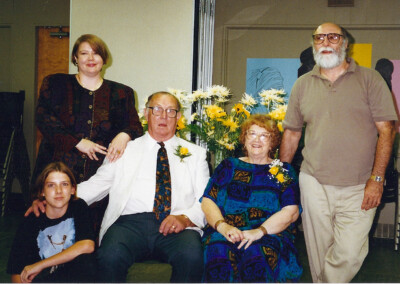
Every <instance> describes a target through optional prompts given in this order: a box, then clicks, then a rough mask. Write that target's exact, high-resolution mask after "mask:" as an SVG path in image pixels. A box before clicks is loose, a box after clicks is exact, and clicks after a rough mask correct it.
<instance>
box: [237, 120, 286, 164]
mask: <svg viewBox="0 0 400 284" xmlns="http://www.w3.org/2000/svg"><path fill="white" fill-rule="evenodd" d="M252 125H257V126H259V127H262V128H264V129H265V130H267V131H268V133H269V134H271V138H270V144H271V148H270V150H269V152H268V156H269V157H270V158H274V155H275V152H276V149H278V147H279V145H280V144H281V139H282V135H281V132H280V131H279V128H278V126H277V125H276V122H275V120H273V119H272V118H271V117H270V116H269V115H268V114H253V115H251V116H250V117H249V118H248V119H246V120H245V121H244V122H243V124H242V126H241V127H240V136H239V142H240V144H242V147H243V152H244V154H245V155H246V156H247V155H248V153H247V149H246V147H245V144H246V133H247V131H248V130H249V129H250V127H251V126H252Z"/></svg>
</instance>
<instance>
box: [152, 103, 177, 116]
mask: <svg viewBox="0 0 400 284" xmlns="http://www.w3.org/2000/svg"><path fill="white" fill-rule="evenodd" d="M148 108H149V109H151V112H152V113H153V115H155V116H161V115H162V114H163V113H164V111H165V112H166V113H167V116H168V117H170V118H174V117H176V115H177V114H178V110H176V109H173V108H168V109H163V108H162V107H159V106H155V107H148Z"/></svg>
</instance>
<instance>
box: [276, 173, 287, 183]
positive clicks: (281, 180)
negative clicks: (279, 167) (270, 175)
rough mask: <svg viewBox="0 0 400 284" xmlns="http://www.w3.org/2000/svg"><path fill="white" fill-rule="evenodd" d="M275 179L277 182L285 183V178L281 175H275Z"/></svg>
mask: <svg viewBox="0 0 400 284" xmlns="http://www.w3.org/2000/svg"><path fill="white" fill-rule="evenodd" d="M276 179H277V180H278V181H279V182H284V181H285V177H284V176H283V174H277V175H276Z"/></svg>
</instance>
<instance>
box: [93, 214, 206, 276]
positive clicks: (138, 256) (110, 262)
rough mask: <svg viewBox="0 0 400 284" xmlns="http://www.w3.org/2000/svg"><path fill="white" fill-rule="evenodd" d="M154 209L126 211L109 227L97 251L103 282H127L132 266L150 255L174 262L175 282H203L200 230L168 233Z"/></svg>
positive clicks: (99, 273) (170, 262) (172, 263)
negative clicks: (141, 211) (161, 225)
mask: <svg viewBox="0 0 400 284" xmlns="http://www.w3.org/2000/svg"><path fill="white" fill-rule="evenodd" d="M160 224H161V223H160V221H158V220H157V219H156V217H155V215H154V213H140V214H132V215H123V216H121V217H119V218H118V220H117V221H115V223H114V224H113V225H112V226H111V227H110V228H109V229H108V230H107V232H106V234H105V235H104V238H103V240H102V242H101V245H100V248H99V249H98V251H97V259H98V264H99V272H98V281H99V282H125V281H126V276H127V274H128V269H129V268H130V267H131V266H132V264H134V263H135V262H138V261H141V260H143V259H148V258H149V257H151V258H154V259H157V260H160V261H163V262H167V263H169V264H171V265H172V275H171V280H170V281H171V282H200V281H201V278H202V274H203V249H202V245H201V240H200V234H199V233H198V232H196V231H193V230H184V231H182V232H180V233H178V234H169V235H167V236H164V235H162V234H160V233H159V227H160Z"/></svg>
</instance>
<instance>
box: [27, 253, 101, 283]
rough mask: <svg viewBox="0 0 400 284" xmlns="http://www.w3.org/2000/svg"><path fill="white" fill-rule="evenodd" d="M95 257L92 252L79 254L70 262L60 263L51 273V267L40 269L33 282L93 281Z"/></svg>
mask: <svg viewBox="0 0 400 284" xmlns="http://www.w3.org/2000/svg"><path fill="white" fill-rule="evenodd" d="M96 268H97V267H96V258H95V254H94V253H90V254H81V255H79V256H77V257H76V258H75V259H73V260H71V261H70V262H67V263H64V264H61V265H59V266H58V267H57V269H55V271H54V272H52V273H51V270H52V268H51V267H49V268H46V269H44V270H42V272H40V273H39V274H38V275H37V276H36V277H35V278H34V279H33V281H32V282H34V283H93V282H94V281H95V280H96V278H95V275H96Z"/></svg>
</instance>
